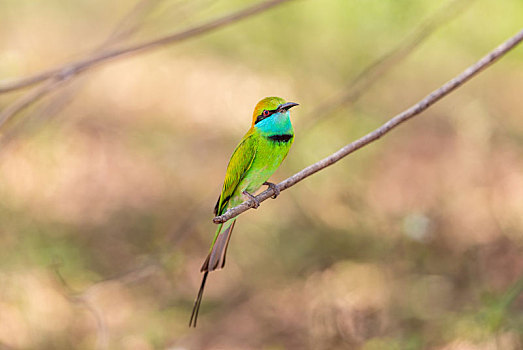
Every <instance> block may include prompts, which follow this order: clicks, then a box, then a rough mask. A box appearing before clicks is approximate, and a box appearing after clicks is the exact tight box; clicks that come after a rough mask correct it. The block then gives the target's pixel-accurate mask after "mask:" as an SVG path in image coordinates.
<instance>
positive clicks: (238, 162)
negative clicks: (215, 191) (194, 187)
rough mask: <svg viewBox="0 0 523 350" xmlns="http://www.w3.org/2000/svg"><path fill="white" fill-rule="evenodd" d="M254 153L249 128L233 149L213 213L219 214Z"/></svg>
mask: <svg viewBox="0 0 523 350" xmlns="http://www.w3.org/2000/svg"><path fill="white" fill-rule="evenodd" d="M255 155H256V138H255V136H254V133H253V132H252V130H249V132H247V134H246V135H245V136H244V137H243V139H242V141H241V142H240V144H239V145H238V146H237V147H236V149H235V150H234V153H233V154H232V157H231V160H230V161H229V165H228V166H227V172H226V173H225V181H224V182H223V188H222V193H221V195H220V197H219V198H218V202H216V206H215V207H214V214H215V215H221V214H222V211H223V210H224V209H225V208H226V207H227V204H228V203H229V200H230V199H231V196H232V195H233V193H234V191H236V188H237V187H238V185H239V184H240V182H241V181H242V180H243V178H244V177H245V174H246V173H247V170H249V168H250V167H251V165H252V162H253V161H254V157H255Z"/></svg>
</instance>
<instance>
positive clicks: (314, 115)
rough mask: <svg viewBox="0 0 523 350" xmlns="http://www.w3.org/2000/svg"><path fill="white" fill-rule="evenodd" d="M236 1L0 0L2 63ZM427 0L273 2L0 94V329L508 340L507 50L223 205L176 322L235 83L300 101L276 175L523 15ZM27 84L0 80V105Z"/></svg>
mask: <svg viewBox="0 0 523 350" xmlns="http://www.w3.org/2000/svg"><path fill="white" fill-rule="evenodd" d="M252 3H254V2H253V1H235V0H220V1H208V0H192V1H191V0H163V1H162V0H157V1H142V2H141V3H140V4H139V6H138V7H135V5H136V3H135V0H113V1H101V0H74V1H65V0H46V1H33V0H0V79H2V80H5V81H7V80H8V78H16V77H23V76H28V75H30V74H33V73H36V72H39V71H42V70H44V69H47V68H50V67H56V66H59V65H60V64H61V63H64V62H68V61H71V60H77V59H80V58H83V57H86V56H88V55H89V54H91V53H92V52H93V50H104V49H106V48H110V47H123V46H125V45H127V44H131V43H139V42H142V41H145V40H150V39H152V38H156V37H159V36H162V35H165V34H167V33H171V32H175V31H177V30H182V29H183V28H187V27H190V26H193V25H196V24H199V23H203V22H205V21H207V20H209V19H212V18H216V17H217V16H220V15H223V14H226V13H230V12H233V11H236V10H238V9H240V8H244V7H245V6H247V5H249V4H252ZM442 6H443V8H444V10H442ZM444 6H447V5H445V3H444V2H439V1H419V0H401V1H383V0H365V1H364V0H350V1H349V0H324V1H314V0H304V1H290V2H288V3H285V4H282V5H281V6H278V7H276V8H274V9H272V10H270V11H268V12H265V13H263V14H260V15H258V16H256V17H253V18H250V19H248V20H245V21H242V22H241V23H237V24H234V25H231V26H228V27H227V28H225V29H223V30H219V31H215V32H213V33H211V34H209V35H205V36H199V37H197V38H193V39H191V40H188V41H186V42H183V43H180V44H177V45H171V46H164V47H163V48H161V49H158V50H155V51H152V52H150V53H147V54H142V55H135V56H132V57H128V58H125V59H122V60H118V61H115V62H112V63H110V64H107V65H104V66H102V67H100V68H98V69H96V70H94V71H91V72H89V73H87V74H85V75H82V76H80V77H78V79H75V80H74V81H73V82H72V83H71V84H68V85H67V86H65V87H62V88H61V89H57V90H56V91H55V92H53V93H52V94H51V95H50V96H47V97H46V98H45V99H43V100H42V101H41V102H40V103H38V104H36V105H32V106H31V107H30V108H28V109H26V110H24V111H23V112H22V113H21V114H19V115H17V116H16V118H14V119H13V120H11V121H10V122H9V124H8V125H7V126H6V127H5V128H3V130H2V135H3V136H4V138H3V141H4V142H3V143H2V148H1V149H0V198H1V200H0V247H1V248H0V249H1V253H0V349H136V350H142V349H143V350H149V349H171V350H182V349H242V350H246V349H267V350H279V349H364V350H378V349H398V350H403V349H407V350H408V349H437V350H458V349H459V350H472V349H474V350H476V349H481V350H487V349H488V350H490V349H503V350H516V349H522V348H523V335H522V333H523V299H522V298H521V296H520V297H518V294H519V293H520V292H521V290H522V289H523V280H522V278H523V215H522V213H523V157H522V150H523V118H522V117H523V112H522V111H523V98H522V91H523V63H522V62H523V49H522V48H521V47H519V48H516V49H515V50H514V51H513V52H511V53H509V54H508V55H507V57H505V58H503V59H502V60H501V61H500V62H499V63H497V64H496V65H494V66H493V67H491V68H489V69H488V70H486V71H485V72H483V73H482V74H481V75H479V76H478V77H476V78H475V79H473V80H472V81H471V82H470V83H469V84H467V85H466V86H464V87H463V88H461V89H459V90H458V91H457V92H455V93H453V94H452V95H450V96H449V97H448V98H445V99H444V100H443V101H442V102H440V103H438V104H437V105H435V106H434V107H433V108H431V109H430V110H428V111H427V112H426V113H424V115H422V116H420V117H418V118H417V119H414V120H412V121H410V122H408V123H406V124H405V125H404V126H402V127H400V128H399V129H398V130H396V131H394V132H393V133H391V134H389V135H387V136H386V137H385V138H384V139H382V140H380V141H378V142H376V143H374V144H372V145H370V146H369V147H366V148H364V149H362V150H361V151H358V152H356V153H355V154H353V155H351V156H349V157H348V158H347V159H345V160H343V161H342V162H340V163H338V164H336V165H334V166H332V167H330V168H328V169H326V170H324V171H322V172H320V173H318V174H316V175H314V176H313V177H311V178H309V179H307V180H305V181H303V182H301V183H300V184H298V185H297V186H295V187H293V188H292V189H290V190H288V191H285V192H284V193H283V194H282V195H281V197H279V198H278V200H276V201H267V202H265V203H263V204H262V206H261V208H260V209H258V210H257V211H253V210H251V211H249V212H247V213H245V214H244V215H242V216H241V217H240V219H239V221H238V225H237V226H236V230H235V234H234V235H233V239H232V243H231V246H230V249H229V255H228V259H227V266H226V269H225V270H223V271H220V272H217V273H213V274H211V275H210V278H209V281H208V287H207V290H206V293H205V296H204V301H203V305H202V312H201V315H200V319H199V325H198V328H196V329H189V328H188V327H187V324H188V320H189V316H190V312H191V308H192V303H193V300H194V297H195V295H196V292H197V289H198V286H199V283H200V278H201V275H200V273H199V268H200V265H201V262H202V261H203V259H204V258H205V255H206V252H207V249H208V247H209V244H210V241H211V238H212V235H213V234H214V230H215V226H214V225H213V224H212V222H211V219H212V215H211V211H212V208H213V206H214V202H215V200H216V197H217V195H218V193H219V191H220V188H221V185H222V181H223V176H224V172H225V167H226V164H227V161H228V159H229V156H230V154H231V153H232V150H233V149H234V147H235V146H236V144H237V142H238V141H239V140H240V138H241V137H242V136H243V134H244V132H245V131H246V130H247V129H248V127H249V125H250V122H251V113H252V109H253V107H254V105H255V103H256V102H257V101H258V100H260V99H261V98H263V97H265V96H282V97H284V98H285V99H287V100H290V101H296V102H299V103H300V107H298V108H296V109H294V110H293V114H292V117H293V123H294V125H295V130H296V140H295V143H294V146H293V149H292V150H291V153H290V155H289V157H288V159H287V160H286V161H285V162H284V164H283V166H282V167H281V169H280V170H279V171H278V172H277V173H276V175H275V176H274V177H273V181H280V180H283V179H284V178H286V177H287V176H289V175H291V174H293V173H295V172H296V171H299V170H300V169H302V168H303V167H305V166H307V165H309V164H311V163H313V162H315V161H317V160H319V159H320V158H322V157H324V156H326V155H328V154H329V153H331V152H333V151H335V150H337V149H338V148H340V147H341V146H343V145H344V144H346V143H348V142H350V141H352V140H354V139H356V138H358V137H360V136H362V135H363V134H365V133H366V132H368V131H370V130H372V129H373V128H375V127H377V126H379V125H380V123H382V122H384V121H386V120H387V119H388V118H390V117H392V116H393V115H395V114H396V113H398V112H400V111H402V110H403V109H405V108H407V107H408V106H410V105H411V104H413V103H415V102H417V101H418V100H419V99H421V98H422V97H423V96H424V95H425V94H427V93H429V92H430V91H431V90H433V89H435V88H437V87H438V86H439V85H441V84H442V83H443V82H445V81H446V80H448V79H450V78H451V77H453V76H454V75H456V74H457V73H459V72H460V71H461V70H463V69H464V68H465V67H466V66H468V65H470V64H472V63H473V62H474V61H476V60H477V59H479V58H480V57H481V56H482V55H484V54H485V53H486V52H488V51H489V50H491V49H492V48H493V47H495V46H496V45H498V44H499V43H501V42H502V41H503V40H505V39H507V38H508V37H510V36H511V35H513V34H514V33H515V32H516V31H518V30H519V29H520V27H521V23H523V3H522V2H521V1H520V0H503V1H496V0H476V1H454V2H451V5H450V6H449V7H444ZM133 8H134V10H133ZM438 13H440V15H437V14H438ZM441 14H443V16H441ZM447 15H448V16H454V18H452V19H451V18H444V17H446V16H447ZM434 16H435V17H434ZM122 18H123V19H124V20H122ZM434 18H436V20H435V21H436V24H437V26H436V27H435V28H432V29H434V33H432V35H430V36H429V37H427V38H425V39H424V40H423V41H422V42H421V44H420V45H419V46H418V47H416V49H415V50H413V51H412V52H409V51H408V50H407V51H406V52H404V53H403V54H402V55H399V58H398V59H396V60H394V61H393V62H385V64H384V65H383V67H384V68H386V69H385V70H384V71H383V72H381V73H380V74H378V79H377V80H376V81H375V83H374V84H373V85H371V86H368V87H365V89H363V90H362V91H359V94H360V96H359V99H357V100H355V101H352V102H351V103H347V104H344V105H341V106H338V105H337V102H336V101H339V96H342V95H343V94H344V93H345V91H347V89H350V87H351V83H350V82H351V81H352V80H353V79H354V77H356V76H358V74H360V73H361V72H362V71H363V70H364V69H365V67H367V66H369V65H370V64H371V63H373V62H375V61H376V60H378V59H379V58H380V57H382V56H383V55H385V54H386V53H387V52H390V51H391V50H394V49H395V48H398V47H401V45H404V44H402V43H405V40H407V41H408V40H412V35H413V34H412V33H416V32H417V30H419V29H416V28H420V26H421V28H424V26H427V24H428V23H430V21H431V20H434ZM115 28H117V29H116V30H115ZM111 33H112V34H111ZM414 35H416V34H414ZM108 38H109V39H108ZM409 38H410V39H409ZM102 44H103V46H102V47H101V45H102ZM98 52H99V51H98ZM26 91H27V90H21V91H17V92H13V93H8V94H2V95H0V109H3V108H5V107H7V106H8V105H9V104H10V103H12V101H14V100H15V99H16V98H19V97H20V96H22V95H23V94H24V93H25V92H26ZM333 104H336V106H337V107H338V108H335V109H334V110H332V109H331V108H330V107H331V106H332V105H333Z"/></svg>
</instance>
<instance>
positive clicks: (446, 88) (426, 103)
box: [213, 29, 523, 224]
mask: <svg viewBox="0 0 523 350" xmlns="http://www.w3.org/2000/svg"><path fill="white" fill-rule="evenodd" d="M521 41H523V29H522V30H521V31H519V32H518V33H517V34H516V35H514V36H513V37H511V38H510V39H508V40H507V41H505V42H504V43H503V44H501V45H499V46H498V47H497V48H495V49H494V50H492V51H491V52H489V53H488V54H487V55H485V56H484V57H483V58H481V59H480V60H479V61H477V62H476V63H474V64H473V65H471V66H470V67H468V68H467V69H465V70H464V71H463V72H462V73H460V74H459V75H458V76H456V77H454V78H453V79H451V80H449V81H448V82H447V83H445V84H444V85H442V86H441V87H440V88H438V89H436V90H434V91H433V92H431V93H430V94H429V95H427V96H426V97H425V98H424V99H422V100H421V101H419V102H418V103H416V104H415V105H413V106H412V107H410V108H409V109H407V110H405V111H403V112H401V113H400V114H398V115H396V116H395V117H394V118H392V119H390V120H389V121H387V122H386V123H385V124H383V125H382V126H380V127H379V128H377V129H375V130H374V131H372V132H370V133H368V134H367V135H365V136H363V137H361V138H359V139H358V140H356V141H354V142H351V143H349V144H348V145H346V146H344V147H342V148H341V149H339V150H338V151H336V152H334V153H333V154H331V155H329V156H328V157H325V158H323V159H322V160H320V161H318V162H316V163H314V164H312V165H309V166H308V167H306V168H305V169H303V170H301V171H299V172H297V173H296V174H294V175H292V176H291V177H289V178H287V179H285V180H283V181H282V182H280V183H279V184H277V185H276V186H277V187H278V189H279V190H280V191H284V190H286V189H288V188H290V187H292V186H294V185H295V184H297V183H298V182H300V181H302V180H303V179H305V178H307V177H309V176H311V175H313V174H315V173H317V172H318V171H321V170H323V169H325V168H326V167H328V166H330V165H332V164H334V163H336V162H337V161H339V160H340V159H342V158H344V157H346V156H347V155H349V154H351V153H352V152H354V151H357V150H358V149H360V148H362V147H364V146H366V145H368V144H370V143H372V142H374V141H376V140H378V139H379V138H381V137H382V136H383V135H385V134H386V133H388V132H389V131H391V130H392V129H394V128H396V127H397V126H398V125H400V124H402V123H403V122H405V121H407V120H409V119H411V118H413V117H415V116H417V115H419V114H420V113H421V112H423V111H425V110H426V109H427V108H429V107H430V106H432V105H433V104H434V103H436V102H438V101H439V100H441V99H442V98H443V97H445V96H447V95H448V94H450V93H451V92H453V91H454V90H456V89H457V88H458V87H460V86H461V85H463V84H465V83H466V82H467V81H469V80H470V79H472V78H473V77H474V76H476V75H477V74H479V73H480V72H481V71H483V70H484V69H486V68H487V67H489V66H490V65H491V64H492V63H494V62H496V61H497V60H498V59H499V58H501V57H502V56H504V55H505V54H506V53H507V52H509V51H510V50H512V49H513V48H514V47H516V46H517V45H518V44H519V43H520V42H521ZM273 195H274V190H272V189H268V190H266V191H263V192H262V193H260V194H259V195H257V196H256V199H257V200H258V201H259V202H263V201H265V200H266V199H268V198H270V197H272V196H273ZM249 204H250V202H247V201H246V202H243V203H242V204H240V205H238V206H236V207H234V208H231V209H229V210H227V211H226V212H225V214H223V215H220V216H217V217H215V218H214V219H213V222H214V223H215V224H219V223H223V222H226V221H227V220H230V219H232V218H234V217H236V216H238V215H240V214H241V213H243V212H245V211H247V210H249V209H250V206H249Z"/></svg>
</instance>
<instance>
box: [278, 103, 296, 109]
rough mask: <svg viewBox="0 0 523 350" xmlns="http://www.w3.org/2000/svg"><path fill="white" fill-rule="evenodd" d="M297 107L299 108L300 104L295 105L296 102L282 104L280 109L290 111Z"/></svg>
mask: <svg viewBox="0 0 523 350" xmlns="http://www.w3.org/2000/svg"><path fill="white" fill-rule="evenodd" d="M295 106H299V104H298V103H295V102H287V103H282V104H281V105H279V106H278V109H280V110H284V111H288V110H289V109H291V108H292V107H295Z"/></svg>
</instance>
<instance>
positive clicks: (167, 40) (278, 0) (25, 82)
mask: <svg viewBox="0 0 523 350" xmlns="http://www.w3.org/2000/svg"><path fill="white" fill-rule="evenodd" d="M289 1H291V0H268V1H264V2H260V3H257V4H255V5H253V6H251V7H248V8H245V9H243V10H240V11H237V12H234V13H231V14H228V15H225V16H223V17H220V18H217V19H214V20H211V21H209V22H206V23H204V24H201V25H198V26H195V27H192V28H190V29H187V30H183V31H181V32H177V33H173V34H170V35H167V36H164V37H161V38H158V39H154V40H150V41H146V42H143V43H140V44H136V45H131V46H128V47H124V48H120V49H114V50H109V51H107V52H103V53H101V54H98V55H94V56H92V57H89V58H85V59H83V60H79V61H76V62H70V63H68V64H65V65H63V66H62V67H59V68H55V69H50V70H47V71H44V72H42V73H39V74H36V75H34V76H30V77H26V78H22V79H19V80H15V81H12V82H9V83H4V84H3V86H0V94H2V93H6V92H10V91H14V90H18V89H22V88H25V87H28V86H31V85H34V84H37V83H40V82H42V81H44V80H47V79H50V78H52V77H54V76H56V75H60V74H63V72H72V73H73V74H78V73H81V72H84V71H86V70H88V69H91V68H93V67H95V66H98V65H100V64H102V63H105V62H107V61H109V60H114V59H116V58H121V57H123V56H128V55H131V54H135V53H139V52H145V51H148V50H152V49H154V48H157V47H160V46H163V45H167V44H173V43H176V42H181V41H183V40H186V39H189V38H193V37H195V36H198V35H201V34H205V33H208V32H210V31H212V30H215V29H218V28H222V27H225V26H227V25H229V24H232V23H235V22H238V21H240V20H242V19H245V18H248V17H251V16H254V15H256V14H259V13H262V12H265V11H267V10H269V9H271V8H273V7H275V6H277V5H280V4H282V3H285V2H289Z"/></svg>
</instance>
